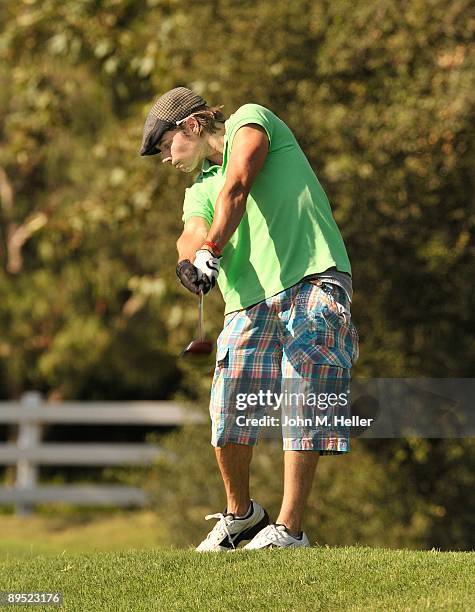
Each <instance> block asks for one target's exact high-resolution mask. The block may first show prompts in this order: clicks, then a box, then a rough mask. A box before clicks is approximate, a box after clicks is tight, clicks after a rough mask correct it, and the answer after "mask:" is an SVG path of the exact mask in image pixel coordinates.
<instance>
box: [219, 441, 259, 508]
mask: <svg viewBox="0 0 475 612" xmlns="http://www.w3.org/2000/svg"><path fill="white" fill-rule="evenodd" d="M252 449H253V447H252V446H250V445H247V444H234V443H231V442H229V443H228V444H226V445H225V446H222V447H216V448H215V452H216V459H217V461H218V465H219V469H220V471H221V476H222V478H223V483H224V487H225V489H226V498H227V511H228V512H232V513H233V514H234V515H236V516H244V515H245V514H246V512H247V510H248V508H249V504H250V503H251V498H250V494H249V466H250V464H251V459H252Z"/></svg>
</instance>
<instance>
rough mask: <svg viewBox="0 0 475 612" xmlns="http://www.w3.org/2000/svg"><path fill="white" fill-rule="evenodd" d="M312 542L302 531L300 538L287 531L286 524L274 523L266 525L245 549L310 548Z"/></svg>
mask: <svg viewBox="0 0 475 612" xmlns="http://www.w3.org/2000/svg"><path fill="white" fill-rule="evenodd" d="M309 546H310V542H309V541H308V538H307V536H306V535H305V533H304V532H303V531H302V533H301V535H300V538H296V537H294V536H293V535H290V533H289V532H288V531H287V528H286V526H285V525H279V524H278V523H272V524H271V525H268V526H267V527H264V529H263V530H262V531H260V532H259V533H258V534H257V535H256V537H255V538H253V539H252V540H251V541H250V542H249V544H246V546H244V547H243V550H255V549H257V548H308V547H309Z"/></svg>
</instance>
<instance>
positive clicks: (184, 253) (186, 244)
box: [176, 217, 209, 262]
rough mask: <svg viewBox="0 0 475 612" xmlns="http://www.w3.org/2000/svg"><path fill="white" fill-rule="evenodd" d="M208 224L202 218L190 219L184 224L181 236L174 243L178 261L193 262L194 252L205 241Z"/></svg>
mask: <svg viewBox="0 0 475 612" xmlns="http://www.w3.org/2000/svg"><path fill="white" fill-rule="evenodd" d="M208 231H209V224H208V222H207V221H206V219H204V218H203V217H190V218H189V219H188V220H187V221H186V223H185V228H184V230H183V232H182V234H181V236H180V237H179V238H178V240H177V241H176V248H177V251H178V261H182V260H183V259H189V260H190V261H191V262H193V261H194V259H195V255H196V251H197V250H198V249H199V248H200V247H201V245H202V244H203V242H204V241H205V240H206V236H207V234H208Z"/></svg>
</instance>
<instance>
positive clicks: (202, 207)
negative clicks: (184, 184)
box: [181, 184, 214, 226]
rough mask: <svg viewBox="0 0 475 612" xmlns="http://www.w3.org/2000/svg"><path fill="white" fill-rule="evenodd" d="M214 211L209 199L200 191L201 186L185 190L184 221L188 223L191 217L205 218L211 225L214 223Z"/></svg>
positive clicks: (197, 185) (193, 186)
mask: <svg viewBox="0 0 475 612" xmlns="http://www.w3.org/2000/svg"><path fill="white" fill-rule="evenodd" d="M213 216H214V209H213V205H212V204H211V202H210V201H209V198H208V197H207V196H206V194H204V193H203V192H202V191H201V190H200V189H199V184H195V185H192V186H191V187H188V188H187V189H185V199H184V202H183V216H182V218H181V219H182V221H183V223H186V222H187V221H188V219H189V218H190V217H203V219H206V221H207V222H208V223H209V225H210V226H211V224H212V223H213Z"/></svg>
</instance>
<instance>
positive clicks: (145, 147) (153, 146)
mask: <svg viewBox="0 0 475 612" xmlns="http://www.w3.org/2000/svg"><path fill="white" fill-rule="evenodd" d="M205 106H206V100H204V99H203V98H202V97H201V96H200V95H198V94H197V93H195V92H194V91H192V90H191V89H188V88H187V87H175V89H171V90H170V91H167V92H166V93H164V94H163V95H162V96H160V98H158V100H157V101H156V102H155V103H154V105H153V106H152V108H151V109H150V112H149V113H148V115H147V119H146V120H145V125H144V128H143V136H142V146H141V148H140V155H156V154H157V153H160V149H159V148H158V147H157V143H158V142H159V141H160V138H161V137H162V136H163V134H164V133H165V132H166V131H167V130H173V129H174V128H175V127H176V125H177V122H178V121H180V120H182V119H185V118H186V117H188V116H189V115H191V114H192V113H193V112H196V111H198V110H201V109H202V108H204V107H205Z"/></svg>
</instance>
